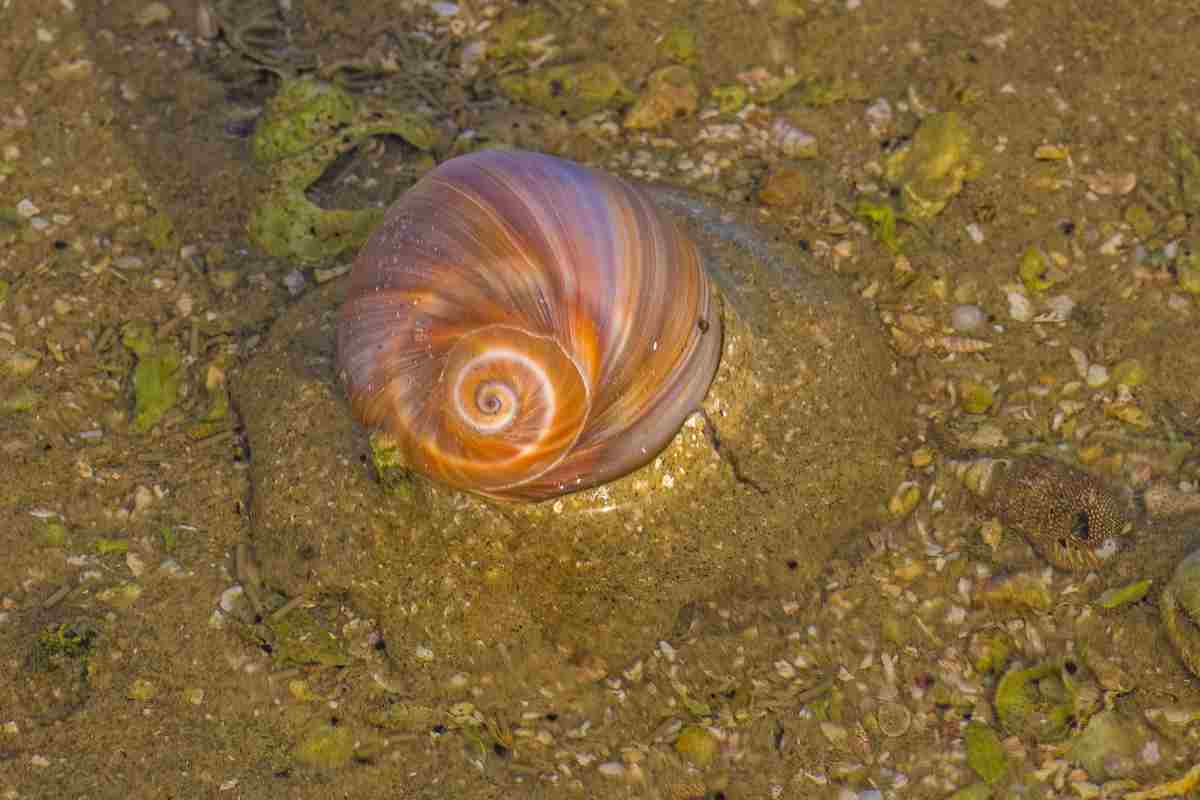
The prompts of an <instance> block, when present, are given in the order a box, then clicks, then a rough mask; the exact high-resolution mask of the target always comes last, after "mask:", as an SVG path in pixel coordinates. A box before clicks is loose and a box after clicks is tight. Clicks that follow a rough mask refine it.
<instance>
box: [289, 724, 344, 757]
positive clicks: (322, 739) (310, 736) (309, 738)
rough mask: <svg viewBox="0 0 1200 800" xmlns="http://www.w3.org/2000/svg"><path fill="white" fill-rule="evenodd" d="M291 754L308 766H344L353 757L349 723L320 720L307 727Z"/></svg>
mask: <svg viewBox="0 0 1200 800" xmlns="http://www.w3.org/2000/svg"><path fill="white" fill-rule="evenodd" d="M292 756H293V757H294V758H295V759H296V760H297V761H299V762H300V763H301V764H306V765H308V766H310V767H317V768H321V769H337V768H338V767H344V766H346V765H347V764H349V763H350V761H351V759H353V758H354V731H353V730H352V729H351V727H350V726H349V725H344V724H342V725H335V724H333V723H332V722H321V723H319V724H317V725H315V726H312V727H310V728H309V730H308V732H307V733H306V735H305V736H304V738H303V739H301V740H300V741H299V742H298V743H297V744H296V748H295V750H293V751H292Z"/></svg>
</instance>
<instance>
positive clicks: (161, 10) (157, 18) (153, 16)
mask: <svg viewBox="0 0 1200 800" xmlns="http://www.w3.org/2000/svg"><path fill="white" fill-rule="evenodd" d="M171 13H172V12H171V9H170V8H168V7H167V5H166V4H165V3H150V4H149V5H147V6H146V7H145V8H143V9H142V10H141V11H139V12H138V14H137V17H136V19H137V24H138V25H140V26H141V27H143V28H148V27H150V26H151V25H159V24H161V23H164V22H167V21H168V20H169V19H171Z"/></svg>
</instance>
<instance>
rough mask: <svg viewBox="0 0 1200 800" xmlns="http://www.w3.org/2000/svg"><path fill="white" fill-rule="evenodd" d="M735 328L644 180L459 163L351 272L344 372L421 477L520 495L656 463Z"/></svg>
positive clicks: (490, 156)
mask: <svg viewBox="0 0 1200 800" xmlns="http://www.w3.org/2000/svg"><path fill="white" fill-rule="evenodd" d="M720 349H721V326H720V319H719V315H718V314H717V312H716V309H715V307H714V304H713V301H712V297H711V294H710V288H709V284H708V279H707V277H706V276H705V274H704V271H703V266H702V263H701V260H700V254H699V252H698V251H697V250H696V247H695V245H694V244H693V243H692V242H691V241H690V240H689V239H687V238H686V237H685V236H684V234H683V233H682V232H681V231H680V229H679V228H678V227H677V226H676V225H675V223H674V222H672V220H671V219H670V218H668V217H666V216H665V215H664V214H662V212H660V211H659V210H658V209H657V208H656V207H655V206H654V205H653V204H652V203H651V202H650V200H649V199H648V198H647V197H646V196H645V195H644V194H643V192H641V191H640V190H638V189H637V188H635V187H633V186H631V185H629V184H627V183H625V182H623V181H620V180H618V179H617V178H614V177H612V176H610V175H606V174H604V173H601V172H597V171H595V170H591V169H588V168H586V167H583V166H581V165H578V164H575V163H572V162H569V161H563V160H561V159H557V158H553V157H551V156H544V155H539V154H534V153H522V152H501V151H486V152H480V153H475V154H471V155H468V156H462V157H459V158H455V159H452V160H450V161H447V162H445V163H444V164H442V165H441V166H439V167H438V168H437V169H435V170H433V171H432V172H430V173H429V174H427V175H426V176H425V177H424V178H422V179H421V180H420V181H419V182H418V183H417V184H416V185H415V186H414V187H413V188H412V189H411V190H410V191H409V192H407V193H406V194H405V195H404V196H403V197H401V198H400V200H399V201H397V203H396V204H395V205H394V206H393V207H392V208H391V209H389V211H388V213H387V216H386V217H385V219H384V222H383V223H382V224H381V225H380V226H379V228H378V229H377V230H376V231H375V232H374V234H372V236H371V238H370V240H369V241H368V242H367V244H366V246H365V247H364V248H363V250H362V252H361V253H360V254H359V256H358V259H357V260H356V262H355V264H354V269H353V273H352V277H351V285H350V290H349V294H348V296H347V299H346V302H345V304H344V306H343V307H342V311H341V317H340V320H339V324H338V363H339V367H340V371H341V375H342V380H343V382H344V383H345V385H346V388H347V391H348V393H349V396H350V402H351V407H352V409H353V411H354V414H355V416H356V417H357V418H358V419H359V421H360V422H362V423H363V424H364V425H366V426H367V427H368V428H371V429H376V430H380V431H383V432H385V433H386V434H388V436H389V437H390V438H391V439H392V441H393V442H394V443H395V444H396V445H397V446H398V447H400V448H401V452H402V454H403V457H404V459H405V462H406V463H407V464H408V466H409V467H411V468H412V469H414V470H416V471H418V472H422V473H425V474H427V475H429V476H431V477H433V478H435V479H437V480H440V481H442V482H444V483H447V484H450V485H452V486H455V487H458V488H461V489H466V490H468V491H473V492H476V493H479V494H484V495H489V496H492V497H498V498H504V499H527V500H538V499H545V498H548V497H553V496H555V495H559V494H563V493H566V492H572V491H577V490H579V489H584V488H588V487H591V486H596V485H598V484H600V483H603V482H605V481H608V480H611V479H613V478H615V477H618V476H620V475H622V474H624V473H626V472H629V471H631V470H633V469H635V468H636V467H638V466H640V465H642V464H644V463H646V462H647V461H649V460H650V459H651V458H653V457H654V455H655V454H656V453H657V452H658V451H659V450H661V449H662V448H663V447H664V446H665V445H666V444H667V443H668V442H669V441H670V439H671V437H672V436H673V435H674V434H675V432H676V431H677V430H678V428H679V426H680V424H682V422H683V420H684V418H685V417H686V416H687V415H688V414H689V413H691V411H692V410H694V409H695V408H696V407H697V406H698V405H699V403H700V401H701V400H702V399H703V397H704V394H705V392H706V391H707V389H708V385H709V383H710V382H711V381H712V377H713V374H714V372H715V371H716V367H717V362H718V360H719V358H720Z"/></svg>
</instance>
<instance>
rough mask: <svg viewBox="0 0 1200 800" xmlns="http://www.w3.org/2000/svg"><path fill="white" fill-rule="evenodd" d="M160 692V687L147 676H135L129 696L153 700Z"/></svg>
mask: <svg viewBox="0 0 1200 800" xmlns="http://www.w3.org/2000/svg"><path fill="white" fill-rule="evenodd" d="M157 694H158V687H156V686H155V685H154V684H153V683H151V682H150V681H148V680H146V679H145V678H135V679H134V681H133V683H132V684H130V685H129V694H128V697H129V699H130V700H140V701H142V702H146V701H147V700H153V699H154V697H155V696H156V695H157Z"/></svg>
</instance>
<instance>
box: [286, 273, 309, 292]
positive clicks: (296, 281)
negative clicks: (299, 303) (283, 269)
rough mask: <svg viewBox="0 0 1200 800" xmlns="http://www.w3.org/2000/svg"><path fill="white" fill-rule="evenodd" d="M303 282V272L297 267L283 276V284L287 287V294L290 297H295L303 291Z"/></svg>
mask: <svg viewBox="0 0 1200 800" xmlns="http://www.w3.org/2000/svg"><path fill="white" fill-rule="evenodd" d="M304 283H305V281H304V273H303V272H301V271H300V270H298V269H294V270H292V271H291V272H289V273H288V274H287V275H284V276H283V285H284V286H285V287H287V290H288V294H290V295H291V296H292V297H296V296H297V295H299V294H301V293H302V292H303V291H304Z"/></svg>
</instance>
